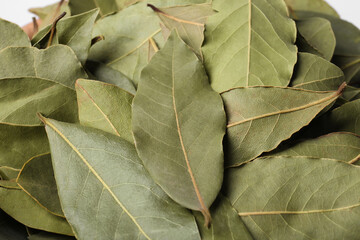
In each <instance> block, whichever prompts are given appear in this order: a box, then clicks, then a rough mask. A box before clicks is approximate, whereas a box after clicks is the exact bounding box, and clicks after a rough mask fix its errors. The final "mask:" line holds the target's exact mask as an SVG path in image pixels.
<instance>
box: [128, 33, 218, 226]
mask: <svg viewBox="0 0 360 240" xmlns="http://www.w3.org/2000/svg"><path fill="white" fill-rule="evenodd" d="M132 125H133V133H134V139H135V145H136V148H137V151H138V153H139V156H140V158H141V159H142V160H143V162H144V165H145V167H146V168H147V169H148V171H149V172H150V174H151V176H152V177H153V178H154V180H155V181H156V182H157V183H158V184H159V185H160V186H161V187H162V188H163V189H164V191H165V192H166V193H167V194H168V195H169V196H170V197H171V198H172V199H174V200H175V201H176V202H178V203H180V204H181V205H183V206H185V207H187V208H190V209H193V210H197V211H201V212H202V213H203V215H204V216H205V219H206V221H205V222H206V224H209V222H210V220H211V218H210V215H209V210H208V208H209V207H210V205H211V203H212V202H213V201H214V200H215V198H216V196H217V194H218V192H219V190H220V187H221V183H222V174H223V151H222V139H223V136H224V133H225V129H224V126H225V114H224V109H223V104H222V101H221V98H220V96H219V95H218V94H217V93H216V92H214V91H213V90H212V89H211V87H210V85H209V83H208V78H207V76H206V73H205V70H204V68H203V65H202V64H201V62H200V61H199V59H198V58H197V56H196V55H195V54H194V53H193V52H192V51H191V50H190V49H189V48H188V47H187V45H186V44H185V43H184V42H183V41H182V40H181V39H180V38H179V36H178V35H177V33H176V32H175V31H173V32H172V34H171V35H170V37H169V39H168V41H167V43H166V45H165V46H164V48H163V49H161V50H160V51H159V52H158V53H157V54H156V55H155V56H154V58H153V59H152V60H151V62H150V64H149V65H148V66H147V67H146V68H144V70H143V72H142V75H141V81H140V83H139V88H138V91H137V94H136V96H135V98H134V102H133V122H132ZM205 143H206V144H205Z"/></svg>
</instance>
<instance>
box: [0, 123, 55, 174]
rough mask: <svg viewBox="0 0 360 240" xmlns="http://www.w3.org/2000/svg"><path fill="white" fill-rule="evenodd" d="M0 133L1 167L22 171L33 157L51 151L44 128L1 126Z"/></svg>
mask: <svg viewBox="0 0 360 240" xmlns="http://www.w3.org/2000/svg"><path fill="white" fill-rule="evenodd" d="M0 132H1V134H0V166H7V167H11V168H14V169H17V170H20V169H21V168H22V166H23V165H24V163H25V162H26V161H27V160H29V159H30V158H31V157H33V156H36V155H40V154H43V153H46V152H49V151H50V148H49V143H48V140H47V136H46V133H45V130H44V128H43V127H21V126H11V125H7V124H0ZM12 176H14V175H12ZM16 176H17V174H16Z"/></svg>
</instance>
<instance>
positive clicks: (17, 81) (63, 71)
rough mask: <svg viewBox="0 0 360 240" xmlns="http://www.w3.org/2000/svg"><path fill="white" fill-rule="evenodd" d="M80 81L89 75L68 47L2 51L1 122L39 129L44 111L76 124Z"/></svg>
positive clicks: (0, 58) (16, 48)
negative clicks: (77, 92) (78, 80)
mask: <svg viewBox="0 0 360 240" xmlns="http://www.w3.org/2000/svg"><path fill="white" fill-rule="evenodd" d="M9 62H11V64H9ZM50 69H51V71H50ZM78 78H87V74H86V73H85V71H84V69H83V68H82V66H81V64H80V62H79V61H78V60H77V58H76V56H75V54H74V52H73V51H72V50H71V48H69V47H67V46H60V45H57V46H52V47H49V48H47V49H45V50H38V49H36V48H33V47H31V48H30V47H9V48H6V49H4V50H2V51H1V52H0V94H1V95H0V96H1V101H0V121H1V122H3V123H9V124H13V125H26V126H38V125H41V122H40V120H39V119H38V118H37V116H36V113H37V112H41V113H43V114H45V115H47V116H53V117H56V118H58V119H61V120H64V121H69V122H76V121H77V118H78V116H77V115H78V114H77V106H76V93H75V81H76V79H78Z"/></svg>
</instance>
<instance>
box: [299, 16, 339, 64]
mask: <svg viewBox="0 0 360 240" xmlns="http://www.w3.org/2000/svg"><path fill="white" fill-rule="evenodd" d="M296 26H297V29H298V31H299V34H300V35H301V37H302V38H303V39H304V40H305V44H307V45H308V47H307V49H309V48H310V49H312V50H313V51H311V53H314V54H316V55H319V56H320V57H323V58H325V59H326V60H328V61H330V60H331V58H332V56H333V54H334V51H335V46H336V39H335V34H334V32H333V30H332V28H331V23H330V22H329V21H328V20H326V19H324V18H319V17H314V18H308V19H303V20H300V21H297V22H296ZM298 46H299V45H298ZM299 50H300V51H303V50H304V49H303V48H301V46H299Z"/></svg>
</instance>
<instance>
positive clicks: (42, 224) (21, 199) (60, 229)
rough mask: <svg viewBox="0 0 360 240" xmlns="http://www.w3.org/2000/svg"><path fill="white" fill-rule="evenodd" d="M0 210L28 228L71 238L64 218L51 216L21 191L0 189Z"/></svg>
mask: <svg viewBox="0 0 360 240" xmlns="http://www.w3.org/2000/svg"><path fill="white" fill-rule="evenodd" d="M0 208H1V209H2V210H3V211H4V212H6V213H7V214H9V215H10V216H11V217H13V218H14V219H16V220H17V221H18V222H21V223H22V224H24V225H26V226H28V227H31V228H35V229H40V230H44V231H48V232H54V233H59V234H65V235H69V236H73V232H72V230H71V228H70V226H69V224H68V223H67V221H66V220H65V218H63V217H58V216H55V215H53V214H51V213H50V212H48V211H47V210H45V209H44V208H43V207H41V206H40V205H38V204H37V203H36V202H35V201H34V200H33V199H32V198H31V197H30V196H29V195H27V194H26V193H25V192H24V191H23V190H18V189H6V188H1V187H0Z"/></svg>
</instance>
